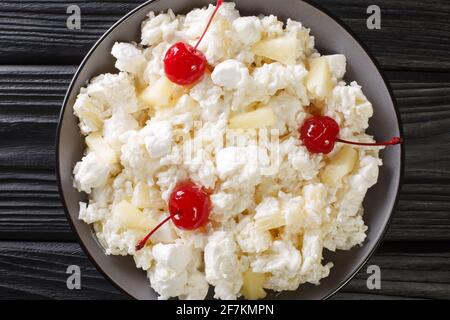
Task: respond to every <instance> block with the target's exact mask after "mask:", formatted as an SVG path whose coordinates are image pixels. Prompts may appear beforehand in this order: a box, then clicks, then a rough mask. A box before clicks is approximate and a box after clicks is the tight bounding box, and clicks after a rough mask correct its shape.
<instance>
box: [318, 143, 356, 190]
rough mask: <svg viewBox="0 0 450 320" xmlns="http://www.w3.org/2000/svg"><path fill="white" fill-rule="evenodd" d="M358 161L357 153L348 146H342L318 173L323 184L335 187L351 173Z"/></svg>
mask: <svg viewBox="0 0 450 320" xmlns="http://www.w3.org/2000/svg"><path fill="white" fill-rule="evenodd" d="M357 160H358V152H357V151H356V150H355V149H353V148H352V147H350V146H344V147H342V149H341V150H339V152H338V153H336V154H335V155H334V156H333V157H332V158H331V159H330V163H328V165H327V166H326V167H325V168H324V169H323V170H322V172H321V173H320V179H321V180H322V182H323V183H325V184H327V185H329V186H332V187H336V186H337V184H338V182H339V181H340V180H341V179H342V178H344V177H345V176H346V175H348V174H349V173H350V172H352V170H353V168H354V167H355V164H356V161H357Z"/></svg>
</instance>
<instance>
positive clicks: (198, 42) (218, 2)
mask: <svg viewBox="0 0 450 320" xmlns="http://www.w3.org/2000/svg"><path fill="white" fill-rule="evenodd" d="M222 3H223V0H217V4H216V8H215V9H214V12H213V14H212V15H211V18H209V21H208V24H207V25H206V28H205V30H204V31H203V33H202V36H201V37H200V39H198V41H197V44H196V45H195V47H194V49H197V47H198V45H199V44H200V42H201V41H202V40H203V37H204V36H205V34H206V31H208V29H209V26H210V25H211V22H212V21H213V19H214V16H215V15H216V13H217V11H218V10H219V7H220V6H221V5H222Z"/></svg>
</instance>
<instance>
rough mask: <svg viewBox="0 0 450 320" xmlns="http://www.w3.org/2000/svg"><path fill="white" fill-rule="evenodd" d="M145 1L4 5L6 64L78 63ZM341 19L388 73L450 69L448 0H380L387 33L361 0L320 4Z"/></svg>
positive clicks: (0, 12) (0, 56) (0, 8)
mask: <svg viewBox="0 0 450 320" xmlns="http://www.w3.org/2000/svg"><path fill="white" fill-rule="evenodd" d="M141 3H142V0H129V1H88V0H76V1H72V0H70V1H69V0H64V1H56V0H50V1H40V0H26V1H14V0H3V1H0V63H1V64H17V63H18V62H19V61H20V63H21V64H48V63H51V64H78V63H79V62H80V61H81V59H82V57H83V56H84V55H85V54H86V53H87V51H88V50H89V48H90V47H91V46H92V45H93V44H94V42H95V41H96V40H97V39H98V38H99V37H100V35H101V34H103V33H104V32H105V31H106V30H107V29H108V28H109V27H110V26H111V25H112V24H113V23H114V22H115V21H117V20H118V19H119V18H120V17H121V16H123V15H124V14H126V13H127V12H128V11H130V10H131V9H133V8H135V7H136V6H138V5H139V4H141ZM317 3H319V4H320V5H321V6H323V7H325V8H326V9H328V10H329V11H330V12H332V13H333V14H334V15H336V16H337V17H339V18H341V19H342V20H343V21H344V22H345V23H346V24H347V25H348V26H350V27H351V29H352V30H354V31H355V33H356V34H357V35H358V36H359V37H360V38H361V39H362V40H363V41H364V43H366V44H367V45H368V47H369V48H370V49H371V51H372V52H373V53H374V54H375V56H376V57H377V58H378V60H379V61H380V63H381V64H382V66H383V67H384V68H386V69H404V70H446V71H448V70H449V69H450V56H449V55H448V52H449V51H450V41H449V40H450V32H449V31H450V19H448V16H449V14H450V3H449V2H448V1H446V0H429V1H421V0H397V1H389V0H379V1H377V2H376V4H377V5H378V6H379V7H380V8H381V30H369V29H368V28H367V26H366V19H367V17H368V15H367V14H366V9H367V7H368V6H369V5H372V4H374V3H373V2H371V1H367V0H366V1H361V0H348V1H345V2H343V1H339V0H322V1H317ZM71 4H76V5H79V6H80V8H81V14H82V25H81V30H69V29H67V27H66V19H67V17H68V15H67V14H66V9H67V7H68V6H69V5H71Z"/></svg>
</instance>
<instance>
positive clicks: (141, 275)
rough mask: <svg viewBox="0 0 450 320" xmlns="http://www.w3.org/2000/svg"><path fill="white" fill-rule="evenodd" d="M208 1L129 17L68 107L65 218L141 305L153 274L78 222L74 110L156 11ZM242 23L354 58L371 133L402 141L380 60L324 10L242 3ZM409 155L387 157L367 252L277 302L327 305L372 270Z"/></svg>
mask: <svg viewBox="0 0 450 320" xmlns="http://www.w3.org/2000/svg"><path fill="white" fill-rule="evenodd" d="M209 2H211V1H207V0H189V1H187V0H159V1H149V2H147V3H145V4H143V5H141V6H139V7H138V8H136V9H135V10H133V11H132V12H130V13H128V14H127V15H126V16H125V17H123V18H122V19H121V20H120V21H118V22H117V23H116V24H115V25H114V26H113V27H112V28H111V29H109V30H108V31H107V32H106V33H105V34H104V35H103V36H102V37H101V38H100V40H99V41H98V42H97V43H96V44H95V45H94V47H93V48H92V49H91V51H90V52H89V53H88V54H87V56H86V58H85V59H84V60H83V62H82V63H81V65H80V67H79V69H78V71H77V72H76V74H75V76H74V78H73V80H72V82H71V84H70V87H69V90H68V91H67V95H66V98H65V100H64V105H63V109H62V111H61V116H60V120H59V126H58V132H57V141H56V160H57V176H58V182H59V190H60V192H61V197H62V200H63V203H64V207H65V211H66V214H67V217H68V220H69V221H70V223H71V225H72V228H73V230H74V232H75V234H76V235H77V236H78V238H79V242H80V244H81V246H82V247H83V249H84V251H85V253H86V254H87V256H88V257H90V259H91V260H92V262H93V263H94V264H95V265H96V266H97V268H98V269H99V270H100V271H101V272H103V274H104V275H105V277H107V278H108V279H109V280H111V282H113V283H114V284H115V285H116V286H117V287H118V288H120V289H121V290H122V291H124V292H125V293H127V294H128V295H130V296H131V297H133V298H136V299H155V298H156V297H157V295H156V293H155V292H154V291H153V290H152V289H151V287H150V285H149V282H148V280H147V278H146V273H145V272H143V271H142V270H139V269H137V268H136V267H135V264H134V261H133V259H132V258H131V257H119V256H106V255H105V254H104V252H103V249H102V248H101V246H100V245H99V244H98V243H97V241H96V239H95V236H94V234H93V231H92V229H91V227H90V226H89V225H87V224H86V223H84V222H82V221H79V220H78V218H77V217H78V202H79V201H81V200H85V199H86V195H85V194H82V193H79V192H78V191H76V190H75V189H74V188H73V187H72V169H73V166H74V164H75V163H76V162H77V161H78V160H80V159H81V157H82V154H83V149H84V148H85V146H84V141H83V137H82V136H81V135H80V132H79V130H78V126H77V119H76V118H75V116H74V115H73V109H72V107H73V104H74V101H75V98H76V96H77V94H78V91H79V89H80V88H81V87H82V86H83V85H85V83H86V82H87V81H88V80H89V79H91V78H92V77H93V76H96V75H98V74H101V73H105V72H115V69H114V60H113V58H112V56H111V54H110V51H111V47H112V45H113V44H114V42H115V41H127V42H130V41H139V39H140V25H141V22H142V21H143V20H144V19H145V16H146V14H147V13H148V12H149V11H151V10H154V11H156V12H159V11H166V10H167V9H169V8H171V9H172V10H173V11H174V12H175V13H187V12H188V11H190V10H191V9H193V8H195V7H202V6H205V5H207V4H208V3H209ZM235 2H236V3H237V8H238V9H239V10H240V12H241V15H258V14H265V15H268V14H274V15H276V16H278V17H279V18H282V19H284V20H285V19H287V18H292V19H295V20H299V21H301V22H302V23H303V24H304V25H305V26H306V27H309V28H311V32H312V34H313V35H314V36H315V37H316V46H317V48H318V49H319V51H320V52H323V53H342V54H345V55H346V57H347V75H346V80H347V81H349V80H356V81H357V82H358V83H359V84H360V85H362V87H363V90H364V92H365V94H366V95H367V97H368V99H369V100H370V101H371V102H372V103H373V106H374V116H373V118H372V120H371V122H370V129H369V132H370V133H371V134H373V135H375V136H376V137H377V139H380V140H385V139H387V138H390V137H392V136H401V135H402V132H401V125H400V119H399V115H398V110H397V109H396V106H395V102H394V98H393V96H392V92H391V90H390V88H389V85H388V84H387V82H386V80H385V79H384V78H383V75H382V74H381V71H380V69H379V67H378V66H377V64H376V62H375V61H374V59H373V58H372V57H371V56H370V54H369V53H368V52H367V51H366V50H365V48H364V46H363V45H362V44H361V42H359V41H358V40H356V39H355V37H354V36H353V35H352V33H351V32H350V31H349V30H348V29H347V28H346V27H345V26H344V25H343V24H342V23H341V22H339V21H338V20H337V19H335V18H333V17H331V16H330V15H329V14H327V13H325V12H324V11H323V10H322V9H319V8H317V6H316V5H313V4H310V3H308V2H305V1H300V0H283V1H275V0H259V1H255V0H235ZM403 155H404V150H403V147H398V146H397V147H391V148H387V149H386V150H385V151H383V152H382V158H383V162H384V165H383V167H382V168H381V170H380V176H379V180H378V183H377V184H376V185H375V186H374V187H372V188H371V189H370V190H369V192H368V194H367V196H366V199H365V201H364V207H365V214H364V220H365V222H366V224H367V225H368V226H369V231H368V234H367V240H366V241H365V243H364V245H363V246H361V247H355V248H353V249H352V250H350V251H344V252H342V251H339V252H335V253H332V252H327V251H326V252H325V256H324V258H325V262H326V261H333V263H334V267H333V268H332V270H331V274H330V276H329V277H328V278H326V279H323V280H322V281H321V283H320V285H318V286H314V285H309V284H306V285H302V286H300V288H299V290H297V291H290V292H282V293H279V294H269V295H268V298H270V299H324V298H328V297H330V296H331V295H332V294H333V293H335V292H336V291H337V290H339V289H340V288H341V287H342V286H343V285H345V284H346V283H347V282H348V281H349V280H350V279H351V278H352V277H353V276H354V275H355V273H356V272H357V271H358V270H359V269H360V268H361V267H362V266H363V265H364V263H365V262H366V261H367V260H368V259H369V257H370V256H371V255H372V253H373V252H374V250H375V248H376V247H377V245H378V243H379V242H380V240H381V238H382V237H383V234H384V232H385V230H386V228H387V225H388V223H389V219H390V217H391V214H392V211H393V208H394V206H395V203H396V199H397V196H398V192H399V187H400V182H401V176H402V171H403Z"/></svg>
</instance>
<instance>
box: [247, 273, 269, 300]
mask: <svg viewBox="0 0 450 320" xmlns="http://www.w3.org/2000/svg"><path fill="white" fill-rule="evenodd" d="M243 280H244V283H243V285H242V288H241V292H242V294H243V295H244V298H245V299H248V300H258V299H263V298H265V297H266V295H267V294H266V292H265V291H264V289H263V285H264V281H265V280H266V276H265V275H264V274H263V273H255V272H253V271H252V270H251V269H248V270H246V271H245V272H244V274H243Z"/></svg>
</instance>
